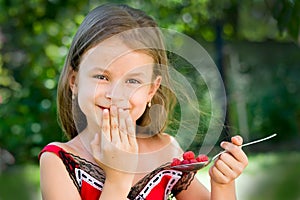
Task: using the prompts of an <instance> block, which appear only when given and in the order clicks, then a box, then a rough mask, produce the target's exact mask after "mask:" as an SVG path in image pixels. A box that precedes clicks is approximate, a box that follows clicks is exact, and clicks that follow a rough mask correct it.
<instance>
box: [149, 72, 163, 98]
mask: <svg viewBox="0 0 300 200" xmlns="http://www.w3.org/2000/svg"><path fill="white" fill-rule="evenodd" d="M160 84H161V76H157V77H156V79H155V80H154V82H153V83H152V84H151V86H150V90H149V93H148V102H149V101H151V99H152V97H153V96H154V95H155V93H156V91H157V90H158V88H159V86H160Z"/></svg>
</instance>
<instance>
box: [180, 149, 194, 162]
mask: <svg viewBox="0 0 300 200" xmlns="http://www.w3.org/2000/svg"><path fill="white" fill-rule="evenodd" d="M194 158H195V154H194V152H192V151H187V152H184V153H183V159H184V160H192V159H194Z"/></svg>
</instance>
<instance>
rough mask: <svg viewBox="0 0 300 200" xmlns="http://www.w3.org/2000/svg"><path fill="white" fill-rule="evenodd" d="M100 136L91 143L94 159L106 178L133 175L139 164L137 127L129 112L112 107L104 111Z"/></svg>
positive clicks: (97, 135)
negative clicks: (126, 174) (122, 173)
mask: <svg viewBox="0 0 300 200" xmlns="http://www.w3.org/2000/svg"><path fill="white" fill-rule="evenodd" d="M100 127H101V130H100V134H96V135H95V138H94V140H93V141H92V142H91V147H92V151H93V156H94V159H95V160H96V161H97V163H98V164H99V165H100V166H101V167H102V168H103V169H104V171H105V173H106V176H107V177H109V176H110V175H112V176H114V174H118V175H119V173H120V172H125V173H128V172H129V173H133V172H135V171H136V167H137V163H138V145H137V141H136V137H135V125H134V123H133V121H132V119H131V116H130V114H129V111H128V110H123V109H117V107H116V106H111V108H110V110H108V109H104V110H103V116H102V124H101V126H100ZM117 172H118V173H117Z"/></svg>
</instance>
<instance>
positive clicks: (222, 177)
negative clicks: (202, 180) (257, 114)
mask: <svg viewBox="0 0 300 200" xmlns="http://www.w3.org/2000/svg"><path fill="white" fill-rule="evenodd" d="M231 142H232V143H230V142H222V143H221V147H222V148H223V149H225V150H226V151H227V152H226V153H223V154H221V155H220V157H219V158H218V159H217V160H216V161H215V163H214V165H213V166H212V167H211V168H210V170H209V175H210V177H211V179H212V181H213V182H215V183H218V184H228V183H231V182H232V181H233V180H235V179H236V178H237V177H238V176H239V175H240V174H241V173H242V172H243V170H244V169H245V168H246V166H247V165H248V158H247V156H246V154H245V153H244V151H243V150H242V148H241V147H240V146H241V145H242V144H243V138H242V137H241V136H234V137H232V138H231Z"/></svg>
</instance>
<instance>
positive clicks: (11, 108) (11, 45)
mask: <svg viewBox="0 0 300 200" xmlns="http://www.w3.org/2000/svg"><path fill="white" fill-rule="evenodd" d="M104 2H107V1H104V0H103V1H96V0H89V1H76V0H65V1H59V0H49V1H42V0H28V1H25V2H24V1H22V0H0V13H1V15H0V118H1V120H0V148H6V149H8V150H9V151H10V152H12V153H13V154H14V155H15V156H16V160H17V162H25V161H27V160H34V161H36V156H37V153H38V152H39V150H40V149H41V147H42V146H44V145H45V144H46V143H48V142H50V141H53V140H63V139H64V138H63V137H62V133H61V130H60V128H59V126H58V124H57V120H56V102H55V101H56V86H57V80H58V76H59V72H60V70H61V67H62V66H63V63H64V59H65V56H66V53H67V49H68V47H69V45H70V42H71V39H72V36H73V34H74V32H75V30H76V28H77V27H78V25H79V24H80V23H81V21H82V20H83V18H84V16H85V14H86V13H87V12H88V11H89V10H90V9H92V8H93V7H95V6H96V5H98V4H101V3H104ZM110 2H116V3H127V4H129V5H132V6H133V7H136V8H140V9H142V10H144V11H145V12H147V13H149V14H150V15H151V16H153V17H154V18H155V19H156V20H157V21H158V23H159V25H160V26H161V27H163V28H170V29H175V30H177V31H180V32H183V33H185V34H187V35H189V36H191V37H192V38H194V39H196V40H198V41H199V42H200V43H201V44H202V45H203V46H204V47H205V48H206V49H207V50H208V51H209V53H210V54H211V55H212V56H213V57H215V60H216V61H217V62H219V61H218V59H220V53H224V52H223V50H224V49H223V50H222V49H221V52H219V54H216V53H215V52H216V48H215V46H214V45H212V44H213V43H214V42H215V41H217V39H220V38H221V39H222V40H224V41H223V42H224V45H226V44H228V43H229V42H234V41H252V42H253V41H255V42H263V41H265V40H270V39H271V40H273V41H281V42H282V41H285V42H288V41H290V40H291V39H290V38H293V39H294V40H295V39H298V40H299V13H300V8H299V0H290V1H280V0H266V1H265V2H263V1H254V0H252V1H243V3H242V2H241V1H238V0H224V1H217V0H201V1H199V0H165V1H161V0H147V1H146V0H126V1H120V0H112V1H110ZM276 26H277V27H278V29H279V30H280V31H281V32H282V33H283V34H281V35H280V34H278V30H277V27H276ZM216 30H218V31H216ZM219 42H220V41H219ZM221 42H222V41H221ZM220 44H222V43H220ZM218 48H220V47H218ZM292 59H294V60H295V59H297V58H296V57H294V58H292ZM220 62H223V61H222V60H221V61H220ZM182 70H183V73H187V74H188V75H189V76H192V75H193V73H192V72H184V69H182ZM297 72H298V71H297ZM295 73H296V72H295ZM195 80H197V79H195ZM253 82H254V83H255V82H256V83H257V81H253ZM253 87H256V86H253ZM278 92H279V93H281V92H284V90H280V89H278ZM201 95H202V94H200V96H201ZM261 95H265V94H264V93H262V94H261ZM284 95H286V94H284ZM203 96H205V94H203ZM206 96H209V95H206ZM207 98H209V97H207ZM250 103H251V104H250V105H251V106H252V107H253V106H254V107H255V105H256V106H257V105H260V103H259V102H256V104H255V101H252V102H250ZM263 104H264V106H265V105H266V104H268V103H263ZM205 106H206V107H209V104H205ZM274 106H276V104H274ZM285 106H288V104H285V105H284V106H283V108H284V109H287V108H286V107H285ZM298 107H299V105H298ZM274 109H275V107H272V110H274ZM288 109H290V107H288ZM298 109H299V108H298ZM275 110H276V109H275ZM299 110H300V109H299ZM251 112H253V110H251V111H250V115H251ZM268 113H270V109H268V110H265V111H263V113H262V114H259V115H260V116H261V117H264V118H267V117H268V116H269V115H268ZM252 115H257V113H254V114H252ZM274 116H278V113H277V114H276V115H274ZM275 119H280V118H277V117H275ZM205 120H208V119H205ZM270 126H272V121H269V122H266V123H264V124H263V125H261V124H260V125H257V126H255V127H254V128H255V129H258V130H257V131H259V129H260V130H261V128H262V129H267V128H268V127H270ZM284 126H290V125H289V123H286V125H284ZM204 128H205V127H204ZM293 130H294V129H293Z"/></svg>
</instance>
